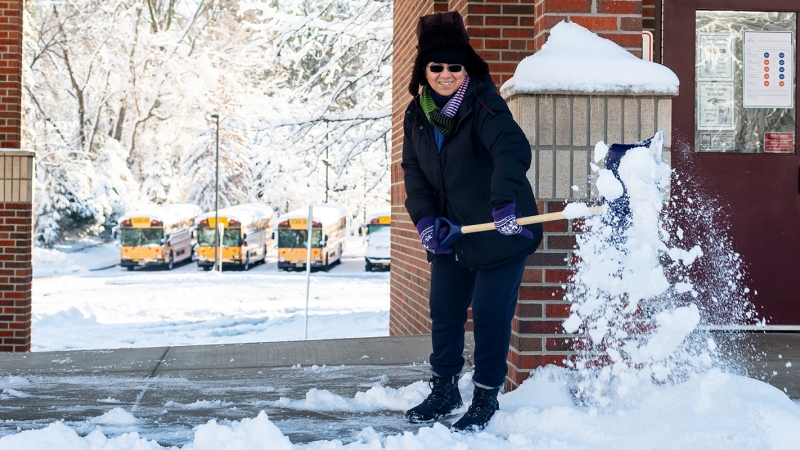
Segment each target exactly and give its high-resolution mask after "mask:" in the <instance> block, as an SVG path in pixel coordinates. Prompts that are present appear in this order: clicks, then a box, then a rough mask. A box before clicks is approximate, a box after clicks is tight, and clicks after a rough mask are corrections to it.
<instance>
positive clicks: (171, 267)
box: [167, 252, 175, 270]
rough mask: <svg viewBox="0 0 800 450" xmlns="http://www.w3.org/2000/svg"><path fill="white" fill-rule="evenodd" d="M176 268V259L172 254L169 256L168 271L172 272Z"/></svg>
mask: <svg viewBox="0 0 800 450" xmlns="http://www.w3.org/2000/svg"><path fill="white" fill-rule="evenodd" d="M173 267H175V258H173V257H172V253H171V252H170V254H169V261H168V262H167V270H172V269H173Z"/></svg>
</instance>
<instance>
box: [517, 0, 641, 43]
mask: <svg viewBox="0 0 800 450" xmlns="http://www.w3.org/2000/svg"><path fill="white" fill-rule="evenodd" d="M562 20H569V21H571V22H575V23H577V24H578V25H581V26H582V27H585V28H588V29H590V30H592V31H594V32H596V33H597V34H598V35H600V36H602V37H604V38H606V39H610V40H612V41H614V42H616V43H617V44H619V45H620V46H621V47H623V48H625V49H627V50H628V51H630V52H631V53H633V54H634V55H636V56H639V57H641V56H642V0H536V21H535V25H534V28H535V36H534V41H533V42H532V43H531V44H530V47H529V48H530V50H534V51H536V50H539V49H540V48H542V45H544V43H545V42H546V41H547V37H548V36H549V35H550V29H551V28H553V27H554V26H555V25H556V24H557V23H558V22H561V21H562Z"/></svg>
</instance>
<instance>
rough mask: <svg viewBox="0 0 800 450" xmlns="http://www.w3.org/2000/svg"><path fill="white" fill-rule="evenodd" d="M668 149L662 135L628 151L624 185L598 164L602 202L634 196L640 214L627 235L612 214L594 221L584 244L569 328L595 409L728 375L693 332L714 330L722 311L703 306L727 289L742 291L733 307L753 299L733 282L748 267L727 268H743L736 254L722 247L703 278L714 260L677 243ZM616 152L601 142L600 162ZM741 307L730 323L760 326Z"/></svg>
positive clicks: (583, 390)
mask: <svg viewBox="0 0 800 450" xmlns="http://www.w3.org/2000/svg"><path fill="white" fill-rule="evenodd" d="M662 143H663V133H659V134H657V135H656V137H655V138H654V139H653V141H652V144H651V145H650V147H638V148H633V149H631V150H628V151H627V153H626V154H625V156H624V157H623V158H622V160H621V161H620V164H619V169H618V173H619V177H620V179H621V180H622V183H620V181H619V180H618V179H617V178H616V177H615V176H614V174H613V173H612V171H611V170H609V169H600V168H599V167H598V166H597V165H594V164H593V165H592V169H593V170H594V171H595V172H596V173H597V183H596V186H597V189H598V191H599V193H600V195H601V196H603V197H604V198H605V199H606V200H607V201H613V200H616V199H618V198H620V197H621V196H622V195H623V194H627V195H628V196H629V198H630V211H631V216H630V226H628V227H627V229H623V227H624V224H623V221H622V220H621V218H620V217H616V216H615V212H614V211H612V210H611V208H609V207H608V206H605V207H604V209H605V211H604V213H603V215H601V216H597V217H591V218H588V219H587V220H586V225H587V228H588V229H589V231H587V232H586V233H584V234H583V235H580V236H578V247H579V249H578V250H576V252H575V253H576V256H578V257H579V258H580V262H579V263H578V264H577V271H576V274H575V276H574V280H573V281H574V285H573V286H572V287H571V288H570V290H569V291H568V293H567V296H566V299H567V300H569V301H570V302H572V303H573V306H572V314H571V316H570V317H569V318H568V319H567V320H566V322H565V323H564V329H565V331H566V332H567V333H576V332H577V333H578V334H581V335H582V336H584V337H582V338H580V339H579V340H578V342H577V347H578V348H579V349H580V355H579V357H578V359H577V361H574V362H570V363H569V365H570V366H571V367H574V368H577V369H578V370H579V373H580V375H581V382H580V383H579V386H578V387H579V390H580V397H581V400H582V401H583V402H585V403H586V404H588V405H592V406H599V407H615V405H616V406H618V402H619V401H620V400H623V399H624V400H625V401H628V400H629V399H626V397H628V396H629V395H630V394H632V393H640V392H641V389H643V388H644V386H646V385H649V384H651V383H678V382H681V381H684V380H686V379H689V378H691V377H692V376H693V375H695V374H698V373H704V372H706V371H708V370H709V369H710V368H711V367H724V366H725V360H724V358H723V357H722V355H720V353H719V351H718V346H717V344H716V343H715V342H714V341H713V339H712V338H711V336H710V335H702V334H700V333H695V332H694V331H695V329H696V327H697V326H698V325H699V324H701V323H714V322H715V321H716V320H717V319H718V317H717V316H716V315H715V313H716V311H717V310H716V309H710V308H705V307H703V304H702V303H698V302H697V300H696V299H697V298H698V297H700V296H701V295H709V293H710V292H713V291H714V290H718V289H719V288H717V287H715V286H719V285H725V286H733V289H732V290H729V291H726V293H727V295H728V297H727V298H726V300H727V299H728V298H730V299H731V300H733V299H735V298H742V295H744V294H746V292H747V291H746V288H744V287H743V286H741V285H739V284H736V283H733V282H731V280H736V279H737V277H738V278H741V267H740V266H739V265H737V264H733V265H731V264H727V265H726V264H725V263H724V262H723V261H721V259H725V260H726V261H730V260H734V256H733V255H734V252H733V251H732V249H731V247H730V246H727V247H726V246H725V245H722V246H720V245H717V246H716V247H717V252H718V253H716V254H714V257H715V259H713V260H712V262H711V266H712V268H709V269H708V270H704V272H703V277H702V278H697V277H695V276H694V274H693V273H692V272H691V270H692V266H693V265H695V264H697V263H698V261H701V260H703V259H706V258H709V257H708V256H705V253H704V251H703V246H702V245H699V244H695V243H694V242H688V241H687V240H682V239H672V238H671V236H672V235H671V233H670V232H669V228H670V226H671V224H673V223H674V219H672V221H673V222H670V220H666V221H665V220H663V219H662V217H663V216H662V212H663V211H662V209H663V208H664V206H665V200H664V196H663V190H664V189H665V188H666V187H667V186H668V183H669V181H670V174H671V173H670V168H669V166H668V165H667V164H665V163H663V162H662V161H661V152H662ZM607 150H608V149H607V148H606V147H605V145H604V144H602V143H600V144H598V145H597V147H596V148H595V158H594V160H595V162H598V161H600V160H602V159H603V157H604V156H605V154H606V153H607ZM623 184H624V186H625V187H624V189H623ZM694 213H695V214H696V213H697V211H695V212H694ZM676 234H677V233H676ZM723 244H724V243H723ZM680 246H683V247H680ZM686 247H689V248H688V249H687V248H686ZM720 249H721V250H720ZM716 259H720V261H717V260H716ZM737 291H738V292H737ZM737 294H738V297H737ZM723 298H725V297H723ZM732 303H733V305H734V306H733V307H731V306H729V307H728V309H727V314H726V315H725V317H724V319H723V320H727V322H725V323H728V324H733V323H740V324H741V323H745V322H747V321H752V320H753V313H752V307H751V306H750V304H749V303H748V302H746V299H745V300H743V301H733V302H732ZM598 369H599V370H598Z"/></svg>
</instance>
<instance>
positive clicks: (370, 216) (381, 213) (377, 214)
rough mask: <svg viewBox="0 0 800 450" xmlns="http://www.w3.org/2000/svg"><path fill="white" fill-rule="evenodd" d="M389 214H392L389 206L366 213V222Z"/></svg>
mask: <svg viewBox="0 0 800 450" xmlns="http://www.w3.org/2000/svg"><path fill="white" fill-rule="evenodd" d="M391 215H392V210H391V209H389V208H386V209H382V210H380V211H376V212H374V213H372V214H368V215H367V222H369V221H370V220H372V219H377V218H378V217H384V216H390V217H391Z"/></svg>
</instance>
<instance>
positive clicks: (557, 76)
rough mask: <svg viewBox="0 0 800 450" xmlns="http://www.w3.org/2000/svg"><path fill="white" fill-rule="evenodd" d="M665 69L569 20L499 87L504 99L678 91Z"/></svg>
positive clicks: (676, 83)
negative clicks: (545, 94) (538, 94)
mask: <svg viewBox="0 0 800 450" xmlns="http://www.w3.org/2000/svg"><path fill="white" fill-rule="evenodd" d="M678 84H679V83H678V77H677V76H676V75H675V73H673V72H672V71H671V70H669V69H668V68H666V67H664V66H662V65H660V64H656V63H653V62H649V61H644V60H642V59H639V58H637V57H636V56H634V55H632V54H631V53H630V52H628V51H627V50H625V49H623V48H622V47H620V46H619V45H617V44H615V43H614V42H612V41H609V40H608V39H603V38H601V37H600V36H598V35H596V34H594V33H592V32H591V31H589V30H587V29H586V28H583V27H581V26H580V25H577V24H575V23H571V22H560V23H558V24H557V25H556V26H554V27H553V29H552V30H551V31H550V37H549V38H548V39H547V43H546V44H545V45H544V46H542V49H541V50H539V51H538V52H537V53H536V54H534V55H531V56H528V57H527V58H525V59H523V60H522V62H520V63H519V65H518V66H517V70H516V72H514V76H513V77H512V78H511V79H510V80H508V81H506V82H505V83H504V84H503V86H502V87H501V89H500V91H501V93H502V94H503V96H504V97H508V96H511V95H513V94H518V93H534V92H554V91H572V92H586V93H597V92H615V93H623V92H631V93H634V94H638V93H646V92H647V93H658V94H671V95H676V94H677V93H678Z"/></svg>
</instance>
